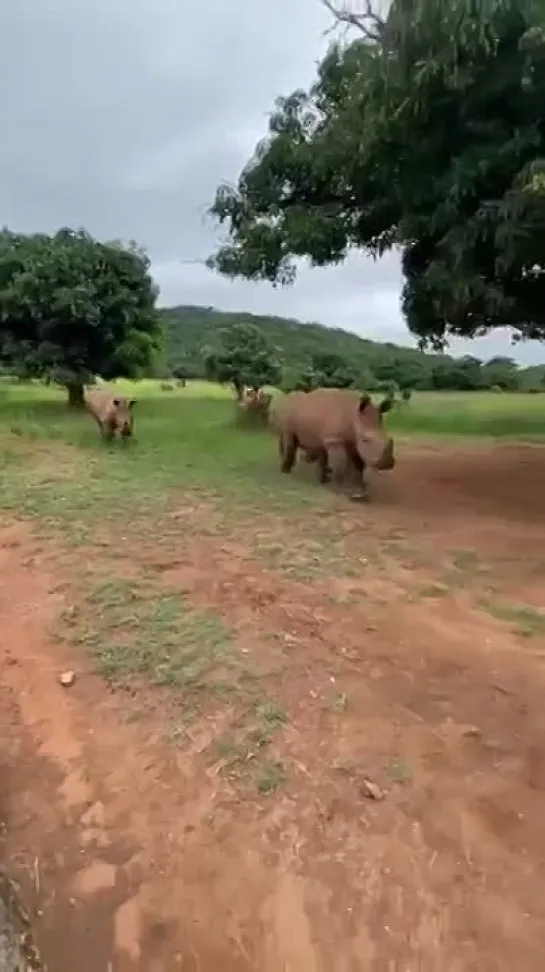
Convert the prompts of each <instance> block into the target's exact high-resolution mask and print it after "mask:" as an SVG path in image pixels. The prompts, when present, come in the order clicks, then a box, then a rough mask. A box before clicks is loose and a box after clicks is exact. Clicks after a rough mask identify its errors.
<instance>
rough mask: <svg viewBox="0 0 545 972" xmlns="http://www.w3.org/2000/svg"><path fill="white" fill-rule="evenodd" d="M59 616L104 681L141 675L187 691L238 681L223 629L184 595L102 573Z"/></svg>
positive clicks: (238, 671)
mask: <svg viewBox="0 0 545 972" xmlns="http://www.w3.org/2000/svg"><path fill="white" fill-rule="evenodd" d="M64 622H65V625H67V626H69V628H70V629H71V635H72V637H74V636H75V637H76V638H77V640H79V642H80V643H82V644H83V645H85V647H86V648H87V650H88V651H89V653H90V655H91V657H92V658H93V659H94V661H95V663H96V665H97V668H98V670H99V672H100V673H101V674H102V675H103V677H104V678H106V679H107V680H108V681H111V682H115V683H121V684H129V683H130V682H131V681H134V680H135V679H141V678H145V679H146V680H149V681H151V682H152V683H153V684H155V685H160V686H169V687H171V688H179V689H184V690H186V691H192V692H195V691H198V690H204V689H206V690H207V692H210V690H211V687H212V689H213V688H214V686H215V685H216V684H221V685H222V690H223V689H224V688H225V686H226V685H227V684H228V685H229V688H230V689H232V690H233V691H235V689H236V687H237V686H238V684H239V679H240V674H241V665H242V661H241V658H240V657H239V655H238V653H237V652H236V650H235V647H234V645H233V644H232V642H231V639H230V637H229V634H228V632H227V631H226V630H225V628H224V627H223V625H222V624H221V623H220V621H219V620H218V619H217V618H215V617H214V616H213V615H211V614H206V613H204V612H201V611H196V610H195V609H194V608H193V607H192V606H191V605H190V603H189V602H188V600H187V598H186V597H185V596H184V595H175V594H166V593H164V592H162V591H160V590H156V589H153V588H150V586H149V585H146V586H144V585H143V584H142V583H141V582H140V583H139V582H138V581H133V580H124V579H118V578H107V579H105V580H102V581H100V582H99V583H98V584H97V585H96V586H95V587H94V588H93V589H92V590H91V592H90V593H89V594H88V595H87V597H86V598H85V600H84V602H83V604H82V605H81V606H80V607H79V608H77V609H72V610H71V611H70V612H69V613H68V614H65V617H64Z"/></svg>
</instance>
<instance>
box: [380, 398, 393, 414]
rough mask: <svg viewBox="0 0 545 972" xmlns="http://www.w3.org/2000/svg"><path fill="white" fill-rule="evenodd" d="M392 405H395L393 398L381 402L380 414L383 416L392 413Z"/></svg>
mask: <svg viewBox="0 0 545 972" xmlns="http://www.w3.org/2000/svg"><path fill="white" fill-rule="evenodd" d="M392 405H393V402H392V399H391V398H385V399H384V401H383V402H381V403H380V405H379V412H380V414H381V415H385V414H386V412H389V411H390V409H391V407H392Z"/></svg>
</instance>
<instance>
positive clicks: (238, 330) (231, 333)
mask: <svg viewBox="0 0 545 972" xmlns="http://www.w3.org/2000/svg"><path fill="white" fill-rule="evenodd" d="M205 370H206V375H207V377H208V378H210V379H211V380H213V381H218V382H219V383H220V384H222V385H228V384H229V385H233V387H234V389H235V391H236V393H237V397H238V398H240V397H241V396H242V392H243V390H244V387H245V386H247V387H249V388H255V389H256V390H258V389H260V388H263V386H264V385H276V384H278V382H279V381H280V377H281V364H280V361H279V360H278V358H277V357H276V354H275V349H274V347H273V346H272V345H271V343H270V342H269V341H268V340H267V337H266V335H265V334H263V332H262V331H261V330H260V329H259V328H258V327H255V325H253V324H246V323H235V324H231V325H230V326H229V327H225V328H222V329H221V330H220V331H218V333H217V339H216V343H215V347H212V348H209V349H207V351H206V353H205Z"/></svg>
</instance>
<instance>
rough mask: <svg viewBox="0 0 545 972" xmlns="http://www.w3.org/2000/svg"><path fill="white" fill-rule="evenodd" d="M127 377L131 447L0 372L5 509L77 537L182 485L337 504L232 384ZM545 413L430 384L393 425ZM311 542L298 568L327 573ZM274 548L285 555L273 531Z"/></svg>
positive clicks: (464, 431)
mask: <svg viewBox="0 0 545 972" xmlns="http://www.w3.org/2000/svg"><path fill="white" fill-rule="evenodd" d="M119 386H120V388H121V389H123V390H125V391H128V390H130V391H131V393H132V394H135V395H136V396H137V398H138V404H137V406H136V413H135V419H136V441H135V442H133V443H130V444H128V445H127V446H126V447H125V448H123V447H119V444H118V443H114V444H113V445H112V446H110V447H108V446H105V445H104V443H102V442H101V441H100V440H99V437H98V435H97V430H96V426H95V424H94V423H93V422H92V421H91V420H90V418H89V416H87V415H86V414H81V413H75V414H74V413H71V412H70V411H69V410H68V409H67V408H66V406H65V402H64V396H63V394H62V392H60V391H59V390H58V389H53V388H46V387H44V386H43V385H40V384H38V383H34V384H20V383H14V384H10V383H7V382H6V381H0V463H1V465H2V470H3V474H2V476H1V477H0V508H3V509H8V510H9V509H12V510H17V511H22V512H24V513H27V514H30V515H39V516H41V517H46V518H50V519H52V520H55V521H58V520H66V519H71V520H72V521H74V520H76V521H77V522H78V527H77V530H79V533H78V537H77V539H78V542H79V540H80V539H81V536H80V534H81V532H82V531H83V530H84V528H85V524H87V525H88V524H89V523H90V522H92V521H93V520H96V519H97V518H100V519H101V521H105V520H117V521H119V520H123V518H126V519H127V520H130V519H131V518H133V517H134V516H138V514H142V515H145V514H149V513H150V512H153V513H156V512H157V510H158V509H159V508H160V507H161V505H165V504H166V502H168V497H169V495H170V494H171V493H172V492H173V491H174V490H176V489H179V488H183V489H184V490H186V491H194V492H196V493H198V494H200V495H201V496H203V497H207V498H209V499H211V500H217V499H218V498H221V502H222V504H224V505H225V504H226V503H228V504H230V505H231V506H238V507H239V509H242V508H244V507H246V508H247V509H248V511H249V512H251V511H252V510H256V509H257V510H259V509H260V508H262V507H263V505H264V504H265V503H266V505H267V509H268V511H269V512H270V513H278V512H280V513H285V512H287V511H292V512H294V513H297V512H298V511H300V512H304V511H305V510H312V509H313V508H316V507H320V508H322V509H324V508H327V507H328V506H329V507H331V505H332V503H333V502H334V500H333V499H332V498H331V495H330V493H328V491H324V490H322V489H320V488H319V487H318V485H317V483H316V477H315V475H313V473H314V472H315V470H313V469H312V468H311V469H308V468H307V469H304V468H302V469H301V471H296V473H295V474H294V475H292V476H290V477H286V476H282V475H281V473H280V472H279V468H278V460H277V455H276V446H275V443H274V441H273V440H272V438H271V436H270V435H269V433H268V432H267V431H264V430H257V431H251V432H250V431H248V432H243V431H241V430H240V429H239V428H237V426H236V422H235V409H234V406H233V403H232V401H231V400H230V399H229V394H228V392H227V391H226V390H224V389H221V388H219V387H218V386H213V385H208V384H206V383H204V382H194V383H190V384H189V385H188V386H187V387H186V388H184V389H181V388H178V387H177V388H176V389H175V390H174V391H171V392H169V393H168V394H167V393H166V392H162V391H161V389H160V385H159V383H157V382H149V381H144V382H140V383H138V384H136V385H134V384H132V385H130V386H129V384H128V383H123V382H120V383H119ZM542 412H543V405H542V401H541V398H540V396H532V395H517V394H513V395H501V394H492V393H488V394H487V393H482V394H475V393H473V394H456V395H455V394H449V393H445V394H441V395H439V394H427V393H422V394H417V395H414V396H413V399H412V400H411V402H410V403H409V404H408V405H403V406H400V407H399V408H396V409H395V410H394V411H393V413H391V416H390V417H389V424H390V427H391V428H392V431H393V432H394V433H401V434H416V435H441V436H444V435H459V436H468V435H473V436H478V435H486V436H496V437H502V436H503V437H512V436H517V437H519V438H520V437H527V438H528V437H529V438H531V437H539V436H540V437H541V438H543V436H545V423H543V418H542ZM304 465H305V464H304V463H302V464H301V467H304ZM305 543H306V552H304V557H303V561H302V563H301V564H299V563H298V562H297V559H296V558H293V559H292V560H291V561H290V562H291V564H292V571H293V574H294V576H295V577H297V575H298V574H300V576H301V577H303V578H306V577H309V576H312V574H313V573H316V574H318V575H319V574H320V573H321V572H322V569H321V564H320V557H321V553H322V551H321V550H320V544H319V542H316V541H312V540H311V538H309V537H307V538H306V541H305ZM313 544H314V547H315V548H316V547H317V548H318V549H313ZM265 545H266V544H265V542H264V543H263V547H265ZM265 554H266V556H267V557H268V559H269V560H271V561H274V560H275V559H276V557H277V553H275V549H274V537H272V538H271V543H270V549H269V550H268V551H265ZM341 554H342V551H341ZM282 557H283V554H282V552H280V559H281V560H282ZM336 559H337V560H338V559H342V557H341V558H339V554H338V553H337V554H336Z"/></svg>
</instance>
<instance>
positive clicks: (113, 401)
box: [85, 388, 136, 440]
mask: <svg viewBox="0 0 545 972" xmlns="http://www.w3.org/2000/svg"><path fill="white" fill-rule="evenodd" d="M85 404H86V406H87V409H88V411H89V412H90V413H91V415H92V416H93V418H94V419H95V421H96V423H97V425H98V427H99V429H100V432H101V434H102V436H103V438H105V439H107V440H110V439H113V438H114V436H115V435H116V433H119V434H120V436H121V438H122V439H128V438H130V437H131V436H132V433H133V426H134V418H133V414H132V410H133V408H134V406H135V404H136V399H135V398H126V397H125V396H124V395H119V394H118V393H117V392H115V391H112V390H111V389H106V388H100V389H91V390H90V391H88V392H87V393H86V395H85Z"/></svg>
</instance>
